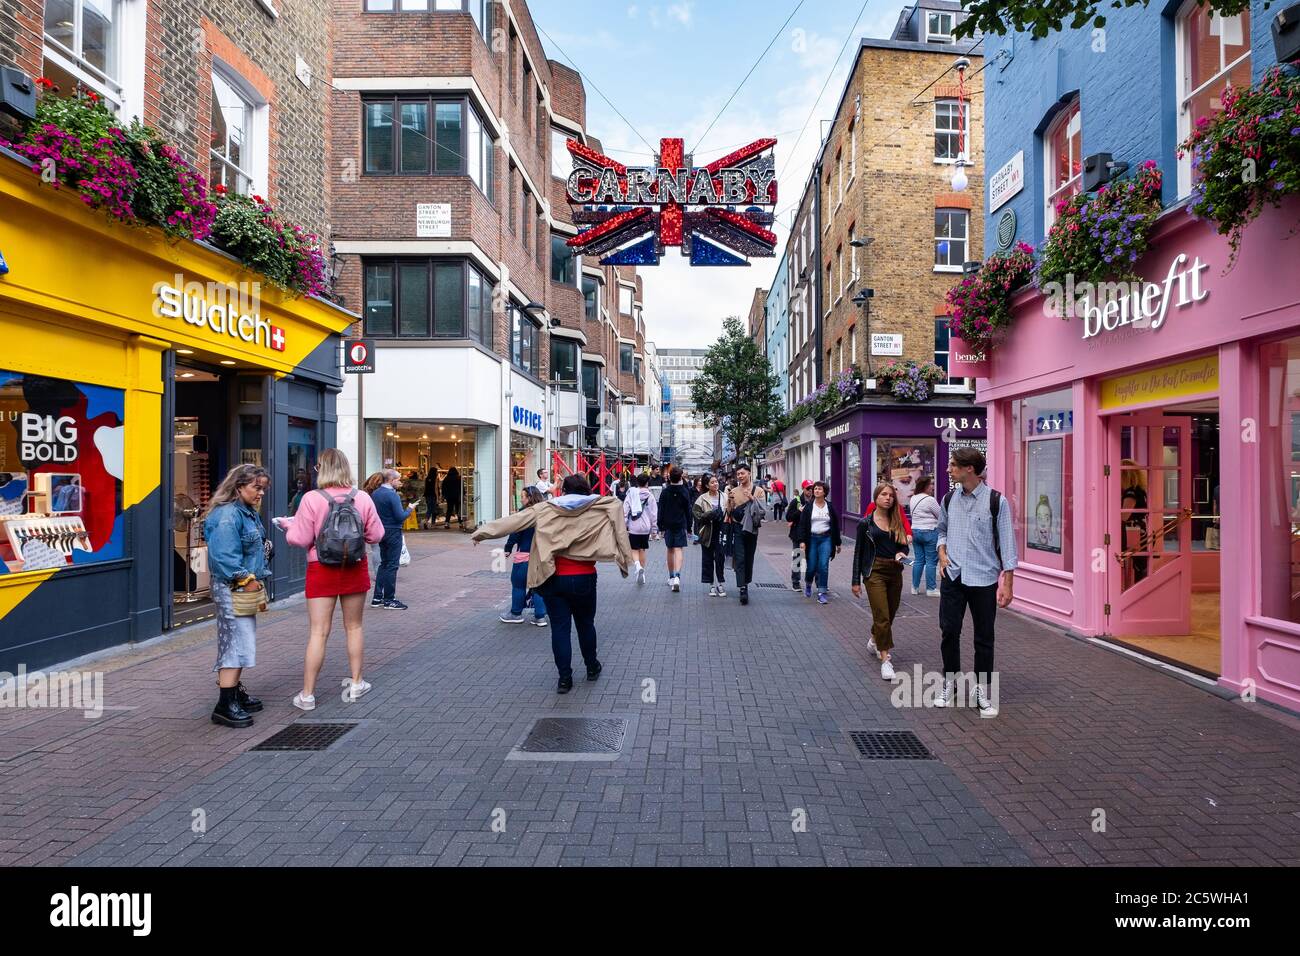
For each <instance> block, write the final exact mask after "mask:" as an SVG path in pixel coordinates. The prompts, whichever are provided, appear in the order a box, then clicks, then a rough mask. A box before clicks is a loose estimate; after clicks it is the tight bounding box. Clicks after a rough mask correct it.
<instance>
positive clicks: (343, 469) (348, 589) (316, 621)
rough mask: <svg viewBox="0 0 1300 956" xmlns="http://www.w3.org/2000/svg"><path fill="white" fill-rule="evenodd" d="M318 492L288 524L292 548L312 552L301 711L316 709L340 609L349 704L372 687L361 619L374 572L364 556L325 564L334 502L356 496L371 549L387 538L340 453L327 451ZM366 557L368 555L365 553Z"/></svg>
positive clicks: (299, 700) (299, 701) (297, 704)
mask: <svg viewBox="0 0 1300 956" xmlns="http://www.w3.org/2000/svg"><path fill="white" fill-rule="evenodd" d="M316 488H317V490H316V491H313V492H311V493H310V494H306V495H303V497H302V503H301V504H300V505H299V506H298V512H297V514H295V515H294V516H293V518H292V519H291V520H290V521H288V522H285V523H284V524H283V525H282V526H283V527H285V528H286V538H287V540H288V542H289V543H290V544H292V545H295V546H296V547H299V548H307V549H308V551H307V620H308V623H309V626H310V629H311V632H310V636H309V637H308V640H307V654H306V660H305V661H304V663H303V676H302V693H301V694H299V695H298V696H297V697H295V698H294V699H293V705H294V706H295V707H297V708H298V709H299V710H315V708H316V678H317V677H318V676H319V675H320V669H321V665H322V664H323V663H324V662H325V644H326V642H327V641H328V640H329V636H330V627H331V626H332V624H333V621H334V607H335V605H336V604H338V605H341V606H342V608H343V630H344V631H345V632H346V633H347V636H348V664H349V667H350V669H351V671H352V676H351V677H345V678H344V679H343V689H344V694H343V699H344V700H345V701H349V700H350V701H356V700H357V699H359V698H360V697H361V696H362V695H363V694H365V693H367V692H368V691H369V690H370V684H368V683H366V681H365V680H363V679H362V674H361V669H362V665H363V663H364V660H365V646H366V645H365V635H364V632H363V631H362V629H361V616H362V614H363V613H364V611H365V606H366V596H367V594H369V592H370V569H369V566H368V565H367V562H366V559H365V557H364V556H363V557H362V558H361V560H360V561H359V562H357V563H356V564H351V565H326V564H321V562H320V560H319V557H318V555H317V554H316V539H317V537H318V536H319V535H320V532H321V529H322V528H323V527H324V525H325V519H326V517H327V516H328V515H329V511H330V501H335V502H340V503H341V502H343V501H345V500H347V499H348V497H349V496H351V498H352V506H353V507H354V508H356V510H357V514H358V515H359V516H360V518H361V521H362V523H363V525H364V531H365V540H366V544H375V543H377V542H378V541H379V540H380V539H382V538H383V536H384V526H383V524H382V523H381V522H380V520H379V513H378V512H377V511H376V510H375V503H374V502H373V501H371V500H370V496H369V495H368V494H366V493H365V492H364V491H361V490H360V489H358V488H356V487H355V484H354V482H353V478H352V467H351V465H349V464H348V459H347V457H346V456H345V455H344V454H343V452H341V451H339V450H338V449H337V448H327V449H325V451H323V452H321V456H320V461H319V462H318V463H317V465H316ZM279 521H280V519H277V522H279ZM362 553H363V555H364V550H363V552H362Z"/></svg>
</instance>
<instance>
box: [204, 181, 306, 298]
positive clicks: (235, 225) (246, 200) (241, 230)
mask: <svg viewBox="0 0 1300 956" xmlns="http://www.w3.org/2000/svg"><path fill="white" fill-rule="evenodd" d="M212 241H213V242H214V244H216V245H217V246H219V247H220V248H222V249H224V250H225V251H227V252H229V253H230V254H231V255H233V256H234V257H235V258H237V259H239V260H240V261H241V262H242V263H244V265H246V266H248V267H249V268H250V269H254V270H256V271H257V272H261V273H262V274H263V275H265V276H266V277H267V278H268V279H269V280H270V281H271V282H272V284H274V285H277V286H280V287H281V288H284V289H292V290H296V291H298V292H301V293H303V294H304V295H324V294H326V293H327V292H328V291H329V282H328V279H327V277H326V276H327V273H326V269H325V255H324V252H323V251H322V250H321V246H320V241H319V240H318V239H317V237H316V236H314V235H312V234H310V233H308V232H306V231H305V230H304V229H302V228H301V227H300V226H297V225H294V224H293V223H286V222H284V221H283V220H281V219H279V218H278V217H277V216H276V215H275V210H274V209H273V208H272V207H271V204H270V203H268V202H267V201H266V200H265V199H263V198H262V197H261V196H245V195H241V194H239V193H230V192H224V191H223V192H221V194H220V196H219V201H218V204H217V216H216V219H215V221H214V222H213V224H212Z"/></svg>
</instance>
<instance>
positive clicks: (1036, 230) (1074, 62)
mask: <svg viewBox="0 0 1300 956" xmlns="http://www.w3.org/2000/svg"><path fill="white" fill-rule="evenodd" d="M1279 9H1280V5H1279V4H1278V3H1276V2H1275V3H1273V4H1272V6H1271V8H1270V9H1269V10H1265V9H1264V0H1254V2H1252V3H1251V10H1250V14H1249V16H1246V15H1242V16H1240V17H1234V18H1228V19H1226V20H1224V19H1220V18H1213V19H1212V18H1211V17H1210V15H1209V14H1208V13H1207V12H1206V11H1204V10H1201V9H1200V8H1199V7H1198V6H1197V3H1196V0H1152V2H1151V4H1150V6H1149V7H1146V8H1142V7H1133V8H1129V9H1124V10H1112V9H1109V7H1107V9H1105V11H1104V12H1105V14H1106V25H1105V27H1102V28H1094V27H1091V26H1089V27H1085V28H1082V29H1078V30H1063V31H1061V32H1059V33H1053V34H1050V35H1049V36H1047V37H1045V38H1043V39H1041V40H1035V39H1033V38H1032V37H1030V36H1029V35H1028V34H1026V33H1008V34H1007V35H1006V36H995V35H988V36H985V37H984V53H985V58H986V59H985V64H986V66H985V69H984V74H983V80H984V155H985V162H986V165H987V169H988V189H989V201H988V203H987V204H986V206H985V209H986V210H987V211H986V220H985V232H984V234H985V236H987V237H989V241H988V242H987V243H986V246H987V251H989V252H993V251H995V250H996V249H997V248H998V246H999V243H998V240H999V239H1002V238H1004V237H1006V236H1007V235H1008V232H1007V230H1006V228H1005V225H1006V224H1004V231H1003V232H1002V234H1001V236H999V233H998V225H999V223H1000V221H1001V220H1002V219H1003V217H1004V215H1005V214H1006V213H1007V212H1008V211H1011V212H1013V213H1014V214H1015V219H1016V232H1015V234H1014V239H1015V241H1023V242H1028V243H1029V244H1030V245H1032V246H1034V247H1035V248H1037V247H1038V246H1039V245H1041V244H1042V241H1043V238H1044V236H1045V235H1046V233H1047V229H1048V227H1049V226H1050V220H1051V218H1052V216H1053V213H1052V212H1051V211H1049V206H1048V198H1049V196H1050V195H1053V194H1055V195H1057V196H1062V195H1067V194H1068V193H1069V192H1071V191H1077V188H1078V174H1077V173H1076V168H1077V167H1078V165H1079V164H1081V162H1082V159H1083V158H1084V157H1086V156H1089V155H1092V154H1094V153H1110V154H1111V155H1112V156H1113V157H1114V160H1115V161H1116V162H1125V163H1128V164H1129V165H1130V168H1131V169H1133V170H1136V169H1137V168H1138V166H1139V164H1141V163H1142V162H1144V161H1146V160H1154V161H1155V162H1156V163H1157V164H1159V166H1160V168H1161V170H1163V171H1164V201H1165V204H1166V205H1171V204H1173V203H1174V202H1177V201H1178V200H1179V199H1181V198H1184V197H1186V196H1187V194H1188V193H1189V192H1190V189H1191V179H1190V164H1189V161H1188V160H1185V159H1184V160H1180V159H1179V158H1178V155H1177V152H1178V144H1179V143H1180V142H1181V141H1182V140H1183V139H1184V138H1185V137H1186V136H1187V135H1188V134H1189V133H1190V131H1191V127H1192V125H1193V123H1194V122H1195V117H1196V116H1199V115H1205V114H1207V113H1211V112H1213V111H1214V109H1215V108H1216V107H1215V94H1216V93H1217V91H1218V90H1219V89H1221V87H1222V79H1223V78H1224V77H1231V79H1232V81H1233V82H1234V83H1236V84H1237V85H1243V84H1247V83H1250V82H1252V80H1254V79H1258V78H1259V77H1260V76H1262V75H1263V74H1264V72H1265V71H1266V70H1268V69H1269V68H1270V67H1272V66H1275V65H1276V64H1277V57H1276V55H1275V54H1274V52H1273V40H1272V35H1271V28H1270V24H1271V22H1272V18H1273V16H1275V15H1276V14H1277V12H1278V10H1279ZM1049 155H1050V156H1051V157H1052V158H1051V159H1050V160H1049ZM1017 157H1022V159H1023V169H1024V179H1023V184H1024V185H1023V189H1021V190H1020V191H1019V192H1018V193H1016V194H1015V195H1014V196H1013V197H1012V198H1010V199H1009V200H1007V201H1006V202H1005V203H1004V204H1002V205H999V206H996V208H995V204H996V203H997V202H998V198H999V196H998V193H997V192H996V190H997V188H998V183H997V182H996V181H995V180H997V174H998V171H999V170H1002V169H1003V168H1004V166H1006V165H1007V164H1009V163H1012V162H1013V161H1015V160H1016V158H1017ZM1067 173H1068V175H1067ZM1012 188H1014V187H1012ZM1007 245H1009V243H1007Z"/></svg>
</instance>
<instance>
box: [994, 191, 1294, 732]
mask: <svg viewBox="0 0 1300 956" xmlns="http://www.w3.org/2000/svg"><path fill="white" fill-rule="evenodd" d="M1297 218H1300V202H1296V201H1295V200H1289V201H1288V202H1287V204H1286V205H1284V206H1283V207H1282V209H1281V210H1268V211H1266V212H1265V213H1264V214H1263V215H1262V216H1261V217H1260V219H1259V220H1257V221H1256V222H1255V223H1254V224H1253V225H1251V226H1250V227H1248V229H1247V230H1246V235H1245V240H1244V242H1243V244H1242V248H1241V253H1240V257H1239V259H1238V260H1237V262H1236V264H1235V265H1234V266H1233V267H1232V268H1231V269H1229V268H1228V264H1229V249H1228V245H1227V242H1226V241H1225V240H1224V239H1222V238H1221V237H1219V236H1217V235H1215V233H1214V231H1213V229H1212V227H1211V226H1209V225H1207V224H1206V223H1203V222H1198V221H1194V220H1192V219H1191V218H1190V217H1188V216H1187V215H1186V213H1185V211H1184V210H1183V209H1181V208H1179V209H1175V210H1171V211H1169V212H1167V213H1166V214H1165V216H1164V218H1163V219H1162V220H1161V222H1160V223H1158V225H1157V227H1156V230H1155V232H1154V234H1153V240H1152V246H1151V250H1152V251H1150V252H1149V253H1148V254H1147V255H1146V257H1145V258H1143V259H1142V260H1140V261H1139V263H1138V266H1139V270H1140V274H1141V275H1142V277H1143V280H1144V281H1142V282H1140V283H1138V284H1136V285H1135V286H1132V287H1129V288H1128V289H1127V290H1126V291H1125V292H1124V293H1123V295H1122V296H1112V297H1111V298H1110V299H1109V304H1106V305H1103V306H1102V307H1101V308H1097V307H1095V306H1093V307H1090V308H1089V309H1087V310H1086V311H1085V313H1084V314H1083V315H1081V316H1077V317H1074V318H1069V319H1066V320H1062V319H1061V318H1058V317H1056V315H1055V314H1053V313H1052V312H1051V311H1050V310H1049V307H1048V306H1049V304H1048V302H1047V300H1045V299H1044V297H1043V296H1042V295H1040V294H1039V293H1037V292H1026V293H1024V294H1022V295H1021V297H1020V298H1019V299H1018V300H1017V302H1016V303H1015V320H1014V323H1013V326H1012V331H1011V334H1010V336H1009V338H1008V339H1007V340H1006V341H1005V342H1004V343H1003V344H1001V345H1000V346H998V347H996V348H995V350H994V352H993V354H992V356H991V357H990V364H989V367H988V370H987V372H986V373H984V374H987V376H988V377H987V378H981V379H980V382H979V390H978V399H979V401H980V402H981V403H987V407H988V413H989V429H990V431H989V433H990V444H991V446H992V449H991V451H992V453H991V455H990V458H991V462H992V465H991V468H990V477H991V481H992V483H993V485H994V487H997V488H1000V489H1002V490H1003V491H1004V492H1005V493H1006V494H1007V497H1008V498H1009V500H1010V501H1011V503H1012V506H1013V509H1014V511H1013V514H1014V515H1015V520H1016V534H1017V537H1018V541H1019V547H1020V568H1019V570H1018V571H1017V573H1016V588H1015V593H1016V600H1015V604H1014V607H1015V608H1016V609H1018V610H1021V611H1023V612H1025V613H1028V614H1032V615H1035V616H1038V617H1041V618H1044V619H1046V620H1048V621H1052V622H1055V623H1057V624H1060V625H1063V626H1065V627H1067V628H1069V629H1070V630H1071V631H1073V632H1075V633H1078V634H1081V635H1087V636H1096V637H1104V638H1106V639H1108V640H1113V641H1114V642H1115V643H1118V644H1123V645H1127V646H1128V647H1129V648H1131V649H1136V650H1137V651H1139V652H1141V653H1144V654H1146V655H1148V656H1151V657H1155V658H1158V659H1162V660H1164V661H1167V662H1170V663H1173V664H1176V665H1178V666H1179V667H1181V668H1183V669H1185V670H1188V671H1192V672H1196V673H1199V674H1202V675H1204V676H1206V677H1208V678H1210V679H1217V680H1218V682H1219V683H1220V684H1222V685H1224V686H1226V687H1229V688H1232V689H1235V690H1241V691H1245V690H1254V691H1256V692H1257V694H1258V696H1259V698H1261V699H1265V700H1270V701H1273V702H1276V703H1280V704H1283V705H1285V706H1288V707H1291V708H1300V272H1298V271H1297V269H1296V263H1297V262H1300V245H1297V243H1300V239H1297V238H1296V237H1295V236H1294V235H1293V234H1292V230H1293V227H1294V224H1295V222H1296V221H1297ZM1106 301H1108V300H1103V302H1106Z"/></svg>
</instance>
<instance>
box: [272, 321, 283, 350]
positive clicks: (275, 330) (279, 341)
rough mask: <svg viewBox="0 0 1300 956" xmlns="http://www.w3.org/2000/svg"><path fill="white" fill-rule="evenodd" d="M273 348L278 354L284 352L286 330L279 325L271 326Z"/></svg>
mask: <svg viewBox="0 0 1300 956" xmlns="http://www.w3.org/2000/svg"><path fill="white" fill-rule="evenodd" d="M271 348H273V349H275V350H276V351H277V352H283V351H284V329H282V328H280V327H279V326H278V325H273V326H271Z"/></svg>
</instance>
